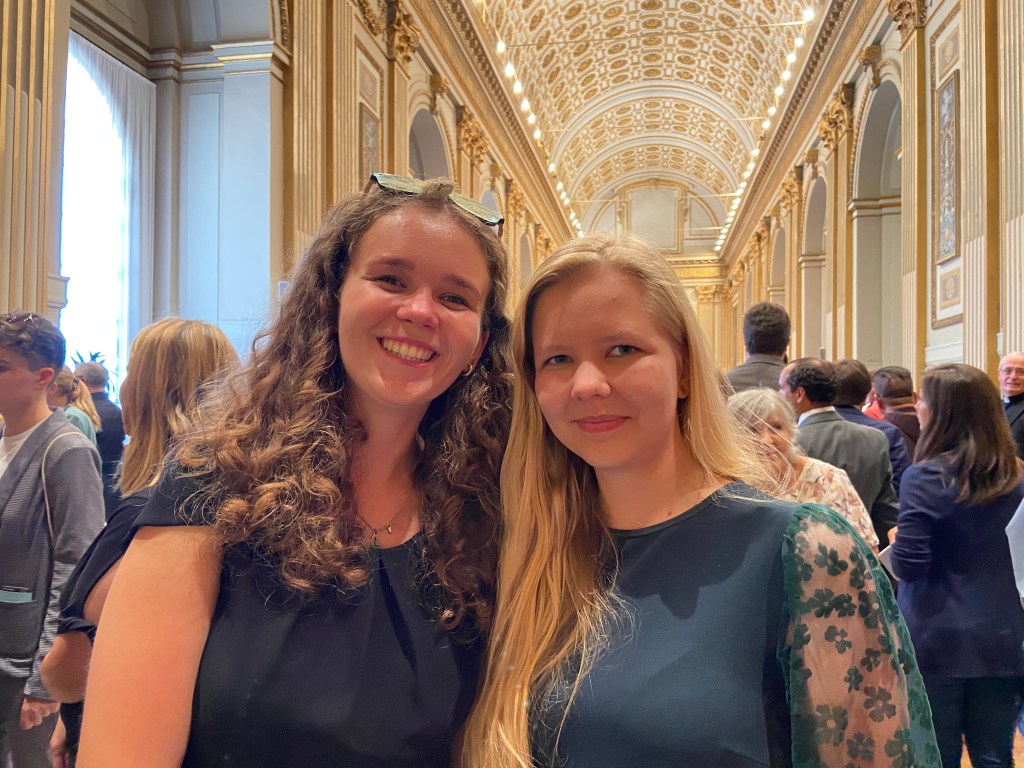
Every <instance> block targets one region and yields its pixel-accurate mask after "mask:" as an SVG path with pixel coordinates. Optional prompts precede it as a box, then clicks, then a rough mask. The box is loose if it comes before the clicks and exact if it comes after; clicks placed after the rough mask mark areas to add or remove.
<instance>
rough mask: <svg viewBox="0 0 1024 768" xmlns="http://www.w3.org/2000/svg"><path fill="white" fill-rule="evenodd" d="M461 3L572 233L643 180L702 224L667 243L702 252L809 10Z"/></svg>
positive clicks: (715, 231)
mask: <svg viewBox="0 0 1024 768" xmlns="http://www.w3.org/2000/svg"><path fill="white" fill-rule="evenodd" d="M468 4H471V5H473V6H474V7H475V8H476V12H477V13H478V14H479V15H480V21H481V22H482V23H481V27H482V29H484V30H487V33H488V34H491V35H493V39H492V40H491V41H490V42H491V45H492V50H493V51H494V52H495V61H496V65H497V68H498V69H499V71H503V72H504V74H505V76H506V77H505V81H506V84H507V87H508V92H509V97H510V98H511V99H513V100H514V103H517V104H519V103H520V102H522V104H523V109H522V112H523V118H524V119H523V123H524V125H523V128H524V130H526V131H527V133H528V134H531V135H533V136H534V138H535V139H536V141H537V144H538V151H539V152H540V154H541V156H542V159H543V160H544V162H545V164H547V165H548V167H549V169H552V184H553V185H557V184H558V183H559V182H560V183H561V185H562V186H561V187H560V188H558V191H559V192H564V193H565V195H566V199H567V200H568V205H567V208H569V210H570V211H571V212H572V213H573V214H574V215H575V217H577V220H578V221H579V222H580V224H581V226H580V229H583V230H586V229H587V228H590V227H592V226H594V225H601V224H602V222H604V221H605V216H604V214H603V212H605V211H607V209H608V207H609V203H613V202H616V201H618V202H619V203H624V202H625V197H624V195H625V194H626V192H627V190H629V189H635V188H636V187H637V185H638V184H644V183H646V184H648V185H654V186H658V187H665V188H668V189H666V190H665V191H666V192H671V194H672V195H673V199H675V200H677V201H679V202H680V203H683V206H682V208H681V209H682V210H685V209H691V208H692V209H693V210H695V211H696V210H698V209H700V210H701V211H702V212H701V216H700V223H701V224H702V225H703V226H701V227H698V228H694V229H693V234H692V235H691V236H690V237H688V238H687V239H686V244H685V245H682V240H677V242H679V243H680V245H681V246H682V247H680V248H679V250H680V251H683V250H685V251H686V252H690V253H695V252H704V253H707V252H709V251H711V250H712V247H713V246H714V244H715V242H716V239H717V237H718V235H719V233H720V232H721V231H722V228H723V227H726V226H727V225H728V221H729V219H730V217H729V212H730V210H732V209H733V202H734V201H735V199H736V197H737V196H738V195H737V193H740V195H742V188H743V187H745V186H746V184H745V181H744V180H745V179H746V178H747V177H748V176H749V175H750V174H749V173H748V171H749V170H750V165H749V164H750V163H751V162H752V161H753V162H756V160H755V158H756V155H757V152H758V148H759V145H760V143H761V141H762V139H763V138H764V136H765V134H766V132H768V131H770V130H771V118H772V116H773V115H774V114H775V112H776V110H778V109H781V102H783V101H784V100H785V99H786V97H787V96H788V93H787V92H786V91H787V89H786V87H785V86H786V84H787V81H788V80H789V78H790V73H792V74H794V75H795V74H796V72H795V70H794V69H793V67H795V66H799V65H800V63H801V62H800V61H797V60H796V59H797V56H796V55H795V54H796V52H797V51H799V50H800V45H801V44H802V41H803V38H804V37H805V36H809V34H810V32H811V30H809V29H808V23H809V18H810V15H809V14H808V13H807V11H808V8H810V9H811V10H813V6H814V5H815V4H816V2H812V0H803V1H801V0H704V1H703V2H697V0H625V1H623V0H469V2H468ZM531 116H535V117H534V121H533V122H529V118H530V117H531ZM535 131H536V132H535ZM621 216H622V214H621V212H620V214H619V219H620V221H621ZM693 223H694V222H691V224H693ZM680 229H682V224H681V225H680ZM698 229H699V230H700V231H699V232H698Z"/></svg>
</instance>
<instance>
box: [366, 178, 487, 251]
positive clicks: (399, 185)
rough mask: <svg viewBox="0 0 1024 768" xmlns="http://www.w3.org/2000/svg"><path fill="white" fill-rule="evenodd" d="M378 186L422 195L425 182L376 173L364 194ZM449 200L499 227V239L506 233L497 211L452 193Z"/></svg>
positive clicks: (408, 193)
mask: <svg viewBox="0 0 1024 768" xmlns="http://www.w3.org/2000/svg"><path fill="white" fill-rule="evenodd" d="M373 184H376V185H377V186H378V187H380V188H381V189H383V190H385V191H386V192H395V193H397V194H399V195H414V196H415V195H420V194H423V186H424V182H423V181H421V180H420V179H411V178H409V177H408V176H396V175H394V174H392V173H375V174H373V175H372V176H371V177H370V180H369V181H368V182H366V188H365V189H364V190H363V192H364V193H366V192H369V191H370V187H371V185H373ZM448 199H449V200H451V202H452V203H453V204H454V205H455V206H456V207H457V208H461V209H462V210H463V211H465V212H466V213H468V214H469V215H470V216H472V217H473V218H475V219H479V220H480V221H482V222H483V223H484V224H486V225H488V226H490V227H497V231H498V237H499V238H500V237H501V235H502V232H503V231H504V224H505V217H504V216H502V215H501V214H500V213H498V212H497V211H495V210H492V209H491V208H488V207H487V206H486V205H484V204H483V203H480V202H478V201H476V200H474V199H473V198H472V197H467V196H466V195H463V194H460V193H459V192H452V193H451V194H449V195H448Z"/></svg>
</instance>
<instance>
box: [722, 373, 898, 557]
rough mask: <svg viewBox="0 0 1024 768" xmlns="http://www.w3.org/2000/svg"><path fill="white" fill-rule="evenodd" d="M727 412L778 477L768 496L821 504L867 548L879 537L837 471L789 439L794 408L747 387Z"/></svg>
mask: <svg viewBox="0 0 1024 768" xmlns="http://www.w3.org/2000/svg"><path fill="white" fill-rule="evenodd" d="M729 411H730V412H731V413H732V415H733V418H735V419H736V420H737V421H738V422H739V423H740V424H741V425H742V426H744V427H746V428H747V429H749V430H750V431H751V432H752V433H753V434H754V435H755V436H756V438H757V449H758V453H759V455H760V456H761V457H762V458H763V459H764V463H765V467H766V468H767V469H768V470H769V472H770V473H771V474H772V475H773V476H774V477H776V478H777V480H778V485H777V486H776V487H775V488H773V489H772V495H773V496H777V497H778V498H780V499H785V500H787V501H809V502H813V503H814V504H823V505H824V506H826V507H828V508H829V509H831V510H833V511H835V512H838V513H839V514H840V515H841V516H843V517H845V518H846V520H847V521H848V522H849V523H850V525H852V526H853V529H854V530H855V531H857V533H859V534H860V536H861V538H863V539H864V541H866V542H867V543H868V544H869V545H870V546H871V547H873V548H877V547H878V536H877V535H876V534H875V529H874V526H873V525H872V524H871V516H870V515H869V514H868V510H867V508H866V507H865V506H864V502H863V501H861V500H860V496H858V495H857V490H856V489H855V488H854V487H853V483H851V482H850V478H849V477H848V476H847V474H846V472H844V471H843V470H842V469H840V468H839V467H833V466H832V465H831V464H827V463H825V462H824V461H818V460H817V459H812V458H810V457H809V456H805V455H804V454H803V451H801V450H800V448H799V447H798V446H797V445H796V443H795V442H794V440H793V438H794V436H795V435H796V418H795V417H794V415H793V408H792V407H791V406H790V404H789V403H787V402H786V401H785V400H783V399H782V397H781V396H780V395H779V393H778V392H775V391H774V390H771V389H748V390H745V391H743V392H737V393H736V394H735V395H733V396H732V397H730V398H729Z"/></svg>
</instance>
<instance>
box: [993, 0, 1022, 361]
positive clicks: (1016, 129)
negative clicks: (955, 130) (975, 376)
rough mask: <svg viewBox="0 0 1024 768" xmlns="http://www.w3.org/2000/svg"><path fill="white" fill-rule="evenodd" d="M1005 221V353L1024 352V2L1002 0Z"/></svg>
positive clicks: (1002, 186)
mask: <svg viewBox="0 0 1024 768" xmlns="http://www.w3.org/2000/svg"><path fill="white" fill-rule="evenodd" d="M998 9H999V10H998V13H999V19H998V21H999V24H998V27H999V30H1000V35H1001V37H1000V40H999V56H998V67H997V69H998V74H997V75H996V78H997V80H998V81H999V138H1000V141H1001V151H1002V161H1001V162H1000V164H999V171H1000V172H999V220H1000V225H1001V238H1002V239H1001V242H1000V246H1001V248H1000V250H1001V252H1002V254H1003V263H1002V270H1001V271H1002V281H1001V283H1002V289H1001V297H1002V310H1003V311H1002V331H1003V348H1002V350H1001V351H1002V352H1003V353H1006V352H1010V351H1018V350H1024V119H1022V115H1021V104H1024V64H1022V60H1024V3H1021V2H1020V0H999V3H998Z"/></svg>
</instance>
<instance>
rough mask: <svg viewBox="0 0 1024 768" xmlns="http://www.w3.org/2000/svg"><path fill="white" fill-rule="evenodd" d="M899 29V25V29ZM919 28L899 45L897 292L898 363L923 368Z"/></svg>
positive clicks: (924, 119)
mask: <svg viewBox="0 0 1024 768" xmlns="http://www.w3.org/2000/svg"><path fill="white" fill-rule="evenodd" d="M901 29H903V28H902V27H901ZM925 48H926V42H925V33H924V28H923V27H918V26H913V25H911V26H908V27H907V29H906V30H905V32H904V34H903V45H902V47H901V48H900V58H901V71H902V74H903V93H902V101H901V109H902V116H901V121H900V139H901V142H902V145H903V159H902V167H901V169H900V205H901V218H900V259H901V262H902V264H901V267H900V283H901V285H900V292H901V305H902V307H903V317H904V322H903V328H902V334H901V339H900V347H901V350H902V352H901V354H902V357H903V364H904V366H906V367H907V368H908V369H909V370H910V371H911V373H912V374H914V375H916V373H917V372H918V371H920V370H923V369H924V347H925V338H926V333H927V325H926V323H927V317H928V315H927V309H926V303H925V302H926V296H927V293H926V291H927V286H928V144H927V138H926V137H927V136H928V130H927V128H928V79H927V57H926V56H925Z"/></svg>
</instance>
